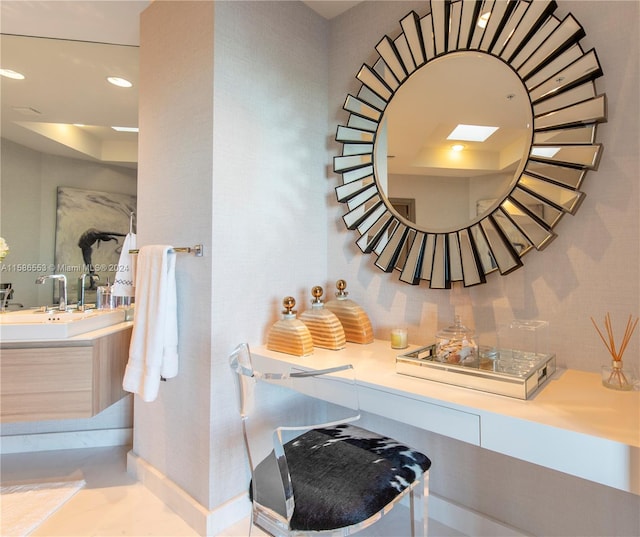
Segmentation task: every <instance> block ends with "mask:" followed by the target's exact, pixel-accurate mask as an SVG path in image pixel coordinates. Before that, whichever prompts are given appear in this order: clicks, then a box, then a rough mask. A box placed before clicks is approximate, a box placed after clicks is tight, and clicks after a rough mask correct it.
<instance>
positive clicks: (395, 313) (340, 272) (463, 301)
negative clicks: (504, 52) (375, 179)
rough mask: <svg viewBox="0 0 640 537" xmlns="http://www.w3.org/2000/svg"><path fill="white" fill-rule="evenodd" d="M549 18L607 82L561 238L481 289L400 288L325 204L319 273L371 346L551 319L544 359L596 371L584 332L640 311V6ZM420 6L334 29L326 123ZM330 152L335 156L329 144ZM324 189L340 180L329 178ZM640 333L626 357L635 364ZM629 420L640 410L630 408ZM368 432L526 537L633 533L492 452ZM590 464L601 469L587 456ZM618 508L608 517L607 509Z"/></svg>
mask: <svg viewBox="0 0 640 537" xmlns="http://www.w3.org/2000/svg"><path fill="white" fill-rule="evenodd" d="M558 4H559V8H558V10H557V12H556V13H557V15H558V16H560V17H563V16H564V15H566V14H567V13H568V12H571V13H573V15H574V16H575V17H576V18H577V20H578V21H579V22H580V23H581V24H582V25H583V27H584V28H585V31H586V34H587V36H586V38H584V39H583V40H582V44H583V47H584V48H585V50H588V49H590V48H592V47H595V48H596V50H597V53H598V57H599V59H600V62H601V64H602V67H603V70H604V73H605V76H604V78H603V79H601V80H598V82H597V88H598V90H599V91H600V92H606V94H607V97H608V104H609V107H608V114H609V121H608V123H607V124H604V125H602V126H600V127H599V129H598V141H600V142H602V143H603V144H604V146H605V150H604V156H603V158H602V162H601V164H600V168H599V170H598V171H597V172H590V173H589V174H588V175H587V178H586V181H585V183H584V186H583V190H584V191H585V192H586V194H587V198H586V200H585V202H584V203H583V205H582V207H581V208H580V210H579V212H578V214H577V215H575V216H565V217H564V219H563V220H562V222H561V223H560V224H559V226H558V228H557V232H558V234H559V236H558V238H557V239H556V240H555V241H554V242H552V243H551V244H550V245H549V246H548V247H547V249H546V250H545V251H543V252H532V253H530V254H528V255H527V256H526V257H525V258H524V262H525V264H524V267H523V268H521V269H519V270H517V271H516V272H514V273H512V274H510V275H508V276H499V275H491V276H489V277H488V283H487V284H486V285H481V286H478V287H474V288H470V289H463V288H455V289H453V290H451V291H443V290H430V289H429V288H428V284H426V283H421V284H420V285H419V286H414V287H412V286H409V285H406V284H404V283H401V282H399V281H398V276H399V273H398V272H395V273H393V274H385V273H383V272H381V271H380V270H379V269H377V268H376V267H375V265H374V261H375V258H374V257H373V256H365V255H362V254H361V253H360V250H359V249H358V248H357V246H356V245H355V244H354V243H355V240H356V239H357V238H358V236H357V233H355V232H351V231H348V230H346V229H345V227H344V225H343V224H342V221H341V217H342V215H343V214H344V213H345V212H346V209H345V207H343V206H341V205H340V204H338V203H337V202H335V201H334V200H335V198H333V199H332V198H329V200H330V201H329V217H328V220H327V222H328V224H327V229H328V231H327V234H328V259H329V267H328V273H327V274H328V277H329V278H331V279H333V280H336V279H338V278H345V279H346V280H347V282H348V290H349V291H350V297H351V298H353V299H354V300H356V301H357V302H359V303H360V304H361V305H362V306H363V307H364V308H365V310H367V312H368V313H369V315H370V316H371V319H372V322H373V325H374V330H375V333H376V337H378V338H381V339H387V338H388V337H389V330H390V327H392V326H394V325H396V324H398V323H403V324H406V325H408V327H409V339H410V342H411V343H423V344H427V343H430V342H432V341H433V337H434V334H435V333H436V332H437V330H438V329H440V328H442V327H444V326H447V325H449V324H451V321H452V320H453V316H454V313H460V314H461V315H462V316H463V321H464V323H465V324H466V325H468V326H471V327H475V328H476V330H477V331H478V332H479V333H480V336H481V339H482V340H484V341H486V342H489V343H491V342H493V343H495V332H496V328H497V326H498V325H499V324H500V323H501V322H504V321H506V320H508V319H510V318H513V317H517V318H540V319H547V320H548V321H550V324H551V350H552V351H553V352H555V353H557V356H558V360H559V362H560V363H561V364H563V365H566V366H568V367H571V368H575V369H582V370H587V371H597V370H598V369H599V366H600V365H602V364H604V363H606V362H607V361H608V355H607V352H606V350H605V349H604V347H603V346H602V344H601V342H600V340H599V338H598V335H597V333H596V332H595V330H594V329H593V327H592V325H591V321H590V319H589V317H590V316H594V317H596V319H598V320H601V319H602V318H603V316H604V314H605V313H606V312H607V311H609V312H611V315H612V317H613V321H614V323H615V326H617V327H619V329H620V331H622V329H623V327H624V323H625V322H626V319H627V317H628V315H629V314H633V315H634V316H637V315H638V314H639V313H640V291H639V283H640V269H639V264H638V261H639V259H638V258H639V250H640V240H639V232H640V208H639V201H640V200H639V189H638V168H639V165H640V161H639V155H640V150H639V149H640V147H639V143H638V118H639V117H640V114H639V100H638V88H639V82H638V68H639V65H640V62H639V61H638V50H640V43H639V39H638V37H639V28H638V23H639V19H640V16H639V8H640V4H639V3H638V2H631V1H627V2H625V1H622V2H603V1H563V2H558ZM424 6H425V4H424V3H423V2H395V1H394V2H384V1H376V2H365V3H362V4H360V5H358V6H356V7H355V8H354V9H352V10H350V11H348V12H347V13H345V14H344V15H342V16H341V17H340V18H338V19H335V20H334V21H332V23H331V40H330V46H331V49H330V69H329V72H330V79H329V80H330V85H329V120H330V128H329V130H330V131H333V130H334V129H333V127H332V125H336V124H344V123H345V122H346V120H347V118H348V114H347V113H346V112H344V111H341V110H340V106H341V104H342V103H343V102H344V98H345V96H346V95H347V93H349V92H351V93H352V94H354V92H356V91H357V90H358V88H359V86H360V84H359V83H358V81H357V80H356V79H355V74H356V73H357V72H358V70H359V69H360V66H361V65H362V63H363V62H371V61H372V60H374V59H375V58H376V57H377V54H376V53H375V49H374V47H375V45H376V43H378V41H379V40H380V39H381V38H382V36H383V35H385V34H389V35H391V36H395V35H397V33H399V30H400V26H399V23H398V21H399V20H400V19H401V18H403V17H404V15H406V14H407V13H408V12H409V11H410V10H411V9H415V10H416V12H418V13H419V14H423V13H424V11H425V10H424ZM332 151H333V153H334V154H336V155H337V154H339V152H340V147H339V145H338V144H333V146H332ZM331 183H332V186H338V185H339V184H341V180H340V177H339V176H336V175H333V174H332V175H331ZM639 341H640V335H639V334H638V333H636V334H635V336H634V338H633V340H632V342H631V344H630V346H629V348H628V350H627V353H626V354H625V357H626V358H627V360H625V361H626V362H627V363H629V364H630V365H631V364H634V363H635V365H636V366H638V365H640V364H639V362H640V352H639ZM629 412H637V409H632V408H630V409H629ZM364 423H365V424H366V425H367V426H369V427H372V428H376V429H379V430H381V431H383V432H386V433H388V434H392V435H394V436H396V437H399V438H405V439H407V440H408V441H411V442H413V443H414V444H415V445H416V446H417V447H420V448H422V449H424V450H425V451H426V452H427V453H428V454H429V456H430V457H432V460H433V467H432V470H431V479H430V485H431V490H432V491H433V492H435V493H437V494H440V495H441V496H443V497H445V498H448V499H450V500H452V501H454V502H459V503H460V504H462V505H465V506H467V507H470V508H471V509H474V510H477V511H478V512H481V513H485V514H487V515H489V516H491V517H494V518H496V519H497V520H501V521H503V522H506V523H508V524H511V525H513V526H515V527H518V528H520V529H522V530H524V531H525V532H529V533H531V534H534V535H637V532H638V528H639V527H640V514H639V513H640V498H638V497H637V496H633V495H630V494H625V493H622V492H619V491H615V490H613V489H609V488H607V487H602V486H598V485H595V484H593V483H589V482H586V481H583V480H580V479H576V478H571V477H569V476H565V475H563V474H560V473H558V472H552V471H550V470H546V469H543V468H540V467H537V466H534V465H531V464H527V463H523V462H520V461H516V460H514V459H510V458H507V457H502V456H498V455H496V454H494V453H491V452H489V451H487V450H482V449H478V448H475V447H472V446H469V445H467V444H464V443H461V442H456V441H453V440H449V439H446V438H444V437H440V436H438V435H429V434H426V433H423V432H420V431H416V430H412V429H410V428H406V427H400V426H398V424H395V423H393V422H389V421H386V420H382V419H380V418H376V417H374V416H367V417H365V419H364ZM594 464H598V461H597V460H594ZM614 506H616V507H614Z"/></svg>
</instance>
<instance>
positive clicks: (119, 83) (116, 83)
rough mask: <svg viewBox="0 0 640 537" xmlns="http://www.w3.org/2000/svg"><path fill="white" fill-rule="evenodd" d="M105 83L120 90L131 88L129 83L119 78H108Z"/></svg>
mask: <svg viewBox="0 0 640 537" xmlns="http://www.w3.org/2000/svg"><path fill="white" fill-rule="evenodd" d="M107 81H108V82H109V83H111V84H113V85H114V86H118V87H120V88H130V87H132V86H133V84H132V83H131V82H129V81H128V80H127V79H126V78H120V77H119V76H108V77H107Z"/></svg>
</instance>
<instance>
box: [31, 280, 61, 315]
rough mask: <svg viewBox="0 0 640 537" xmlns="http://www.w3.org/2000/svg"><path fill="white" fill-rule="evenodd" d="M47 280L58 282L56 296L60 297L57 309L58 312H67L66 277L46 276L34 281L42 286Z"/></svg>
mask: <svg viewBox="0 0 640 537" xmlns="http://www.w3.org/2000/svg"><path fill="white" fill-rule="evenodd" d="M49 279H51V280H58V295H60V299H59V300H60V302H59V303H58V309H59V310H60V311H67V277H66V276H65V275H64V274H49V275H46V276H40V277H39V278H38V279H37V280H36V283H37V284H43V283H44V282H46V281H47V280H49Z"/></svg>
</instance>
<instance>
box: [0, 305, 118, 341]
mask: <svg viewBox="0 0 640 537" xmlns="http://www.w3.org/2000/svg"><path fill="white" fill-rule="evenodd" d="M124 320H125V310H123V309H115V310H95V309H94V310H87V311H78V310H70V311H60V312H59V311H55V312H53V313H47V312H43V311H38V310H37V309H26V310H21V311H12V312H6V313H0V340H2V341H11V340H30V339H65V338H68V337H72V336H77V335H79V334H84V333H85V332H91V331H92V330H98V329H99V328H105V327H107V326H111V325H113V324H118V323H120V322H123V321H124Z"/></svg>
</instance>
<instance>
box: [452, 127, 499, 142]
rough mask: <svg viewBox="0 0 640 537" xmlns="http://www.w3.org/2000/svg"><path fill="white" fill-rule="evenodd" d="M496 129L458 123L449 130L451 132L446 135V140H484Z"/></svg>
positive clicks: (496, 128)
mask: <svg viewBox="0 0 640 537" xmlns="http://www.w3.org/2000/svg"><path fill="white" fill-rule="evenodd" d="M497 130H498V127H485V126H482V125H463V124H460V125H458V126H457V127H456V128H455V129H453V130H452V131H451V134H449V136H447V140H461V141H463V142H484V141H485V140H486V139H487V138H489V136H491V135H492V134H493V133H494V132H496V131H497Z"/></svg>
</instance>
